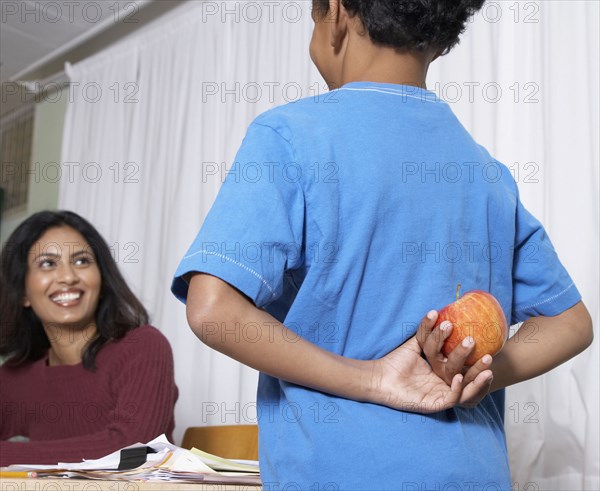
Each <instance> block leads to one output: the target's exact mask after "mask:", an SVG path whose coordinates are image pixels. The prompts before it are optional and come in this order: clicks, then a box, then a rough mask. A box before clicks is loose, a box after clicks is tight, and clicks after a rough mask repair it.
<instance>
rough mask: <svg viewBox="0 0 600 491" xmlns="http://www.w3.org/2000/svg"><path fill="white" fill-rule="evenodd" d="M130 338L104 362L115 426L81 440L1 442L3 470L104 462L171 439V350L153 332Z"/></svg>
mask: <svg viewBox="0 0 600 491" xmlns="http://www.w3.org/2000/svg"><path fill="white" fill-rule="evenodd" d="M131 333H132V335H131V336H129V335H128V336H126V337H125V338H123V339H122V340H120V341H119V342H118V343H117V344H119V345H120V346H119V349H116V350H115V352H114V356H113V354H111V356H110V357H105V358H104V359H103V360H102V363H108V364H110V367H109V369H108V372H109V373H110V376H111V378H112V382H111V387H112V389H113V390H114V391H115V396H116V405H115V407H114V408H112V409H111V411H110V423H109V424H108V425H106V427H105V428H104V429H102V430H101V431H98V432H96V433H92V434H88V435H82V436H77V437H71V438H64V439H55V440H44V441H30V442H0V466H7V465H11V464H57V463H59V462H79V461H81V460H82V459H95V458H99V457H103V456H105V455H108V454H110V453H112V452H114V451H115V450H118V449H119V448H122V447H125V446H127V445H131V444H134V443H138V442H141V443H145V442H148V441H150V440H152V439H153V438H155V437H156V436H158V435H160V434H163V433H165V434H166V435H167V437H168V438H169V439H172V431H173V428H174V416H173V414H174V406H175V401H176V400H177V387H176V386H175V379H174V368H173V354H172V351H171V347H170V345H169V343H168V341H167V339H166V338H165V337H164V336H163V335H162V334H161V333H160V332H159V331H158V330H157V329H155V328H152V327H150V326H147V327H142V328H138V329H135V330H134V331H131ZM134 333H135V334H134ZM103 349H106V348H103ZM100 353H102V350H101V352H100ZM97 361H98V362H99V361H100V354H99V355H98V359H97ZM99 371H100V370H99Z"/></svg>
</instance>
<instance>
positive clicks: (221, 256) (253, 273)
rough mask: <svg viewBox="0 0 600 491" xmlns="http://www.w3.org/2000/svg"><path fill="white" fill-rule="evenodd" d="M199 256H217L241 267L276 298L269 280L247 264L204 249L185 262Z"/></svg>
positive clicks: (191, 255)
mask: <svg viewBox="0 0 600 491" xmlns="http://www.w3.org/2000/svg"><path fill="white" fill-rule="evenodd" d="M197 254H206V255H207V256H217V257H220V258H221V259H225V260H226V261H229V262H231V263H233V264H235V265H236V266H239V267H240V268H242V269H244V270H246V271H247V272H248V273H250V274H252V275H254V276H256V277H257V278H258V279H259V280H260V281H261V282H262V283H263V284H264V285H265V286H266V287H267V288H268V290H269V291H270V292H271V296H272V297H274V296H275V291H274V290H273V288H271V286H270V285H269V283H268V282H267V280H265V279H264V278H263V277H262V276H261V275H260V274H259V273H257V272H256V271H254V270H253V269H250V268H249V267H248V266H246V265H245V264H242V263H240V262H238V261H236V260H234V259H231V258H229V257H227V256H224V255H223V254H219V253H218V252H212V251H206V250H204V249H202V250H200V251H196V252H194V253H193V254H190V255H189V256H185V257H184V258H183V259H184V260H186V259H189V258H191V257H193V256H196V255H197Z"/></svg>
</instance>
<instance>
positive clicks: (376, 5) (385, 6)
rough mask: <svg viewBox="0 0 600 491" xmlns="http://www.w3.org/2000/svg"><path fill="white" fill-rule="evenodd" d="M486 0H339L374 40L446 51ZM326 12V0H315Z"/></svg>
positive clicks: (319, 9)
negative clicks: (357, 18)
mask: <svg viewBox="0 0 600 491" xmlns="http://www.w3.org/2000/svg"><path fill="white" fill-rule="evenodd" d="M484 2H485V0H342V5H343V6H344V8H345V9H346V10H347V11H348V14H350V15H351V16H355V15H358V17H359V19H360V20H361V21H362V24H363V26H364V27H365V29H366V30H367V32H368V33H369V36H370V38H371V39H372V40H373V42H375V43H379V44H383V45H386V46H392V47H394V48H396V49H400V50H406V51H424V50H426V49H429V48H434V49H436V50H438V51H439V52H440V54H444V55H445V54H446V53H448V52H449V51H450V50H451V49H452V48H453V47H454V46H456V45H457V44H458V41H459V37H460V35H461V34H462V33H463V32H464V30H465V24H466V22H467V20H468V19H469V18H470V17H471V16H472V15H473V14H474V13H475V12H477V11H478V10H479V9H481V7H482V6H483V4H484ZM313 6H314V8H316V9H317V12H319V13H322V14H326V13H327V12H328V10H329V1H328V0H314V3H313Z"/></svg>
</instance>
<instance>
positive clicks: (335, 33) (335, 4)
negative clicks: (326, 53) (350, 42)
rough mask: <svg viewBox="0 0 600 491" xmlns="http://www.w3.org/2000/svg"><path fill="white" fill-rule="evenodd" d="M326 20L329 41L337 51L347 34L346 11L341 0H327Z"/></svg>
mask: <svg viewBox="0 0 600 491" xmlns="http://www.w3.org/2000/svg"><path fill="white" fill-rule="evenodd" d="M327 22H329V32H330V43H331V46H333V48H334V50H335V52H336V53H337V52H339V51H340V50H341V48H342V45H343V43H344V40H345V39H346V36H347V35H348V12H347V11H346V8H345V7H344V6H343V5H342V0H329V12H327Z"/></svg>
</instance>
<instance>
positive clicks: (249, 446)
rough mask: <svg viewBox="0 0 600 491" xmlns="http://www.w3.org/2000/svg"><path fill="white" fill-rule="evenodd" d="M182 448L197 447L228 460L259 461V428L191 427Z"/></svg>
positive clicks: (247, 426)
mask: <svg viewBox="0 0 600 491" xmlns="http://www.w3.org/2000/svg"><path fill="white" fill-rule="evenodd" d="M181 447H182V448H187V449H191V448H192V447H196V448H197V449H199V450H203V451H204V452H208V453H211V454H213V455H218V456H219V457H223V458H226V459H242V460H258V426H257V425H227V426H191V427H189V428H187V429H186V430H185V433H184V435H183V441H182V442H181Z"/></svg>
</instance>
